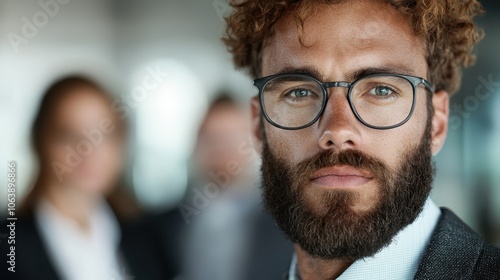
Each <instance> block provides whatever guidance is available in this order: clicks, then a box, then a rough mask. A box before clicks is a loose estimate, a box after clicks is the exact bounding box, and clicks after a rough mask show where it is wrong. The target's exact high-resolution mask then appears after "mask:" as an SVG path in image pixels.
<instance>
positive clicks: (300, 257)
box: [295, 245, 352, 280]
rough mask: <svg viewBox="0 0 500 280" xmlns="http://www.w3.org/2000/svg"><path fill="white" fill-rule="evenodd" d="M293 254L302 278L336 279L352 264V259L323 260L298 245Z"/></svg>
mask: <svg viewBox="0 0 500 280" xmlns="http://www.w3.org/2000/svg"><path fill="white" fill-rule="evenodd" d="M295 254H296V255H297V265H298V268H299V274H300V278H301V279H302V280H312V279H315V280H318V279H321V280H330V279H336V278H337V277H339V276H340V275H341V274H342V273H343V272H344V271H345V270H346V269H347V268H348V267H349V266H350V265H351V264H352V261H346V260H340V259H333V260H324V259H319V258H316V257H313V256H311V255H309V254H308V253H307V252H305V251H304V250H302V249H301V248H300V247H299V246H298V245H295Z"/></svg>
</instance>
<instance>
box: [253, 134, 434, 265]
mask: <svg viewBox="0 0 500 280" xmlns="http://www.w3.org/2000/svg"><path fill="white" fill-rule="evenodd" d="M430 137H431V131H430V125H428V128H427V129H426V132H425V133H424V136H423V138H422V140H421V141H420V144H419V145H418V146H417V147H414V148H412V149H410V150H408V151H407V152H406V153H405V154H404V155H403V156H402V157H401V158H400V162H401V165H400V167H399V168H398V170H390V169H389V168H388V167H387V166H386V165H385V164H384V163H383V162H381V161H379V160H377V159H375V158H373V157H370V156H368V155H366V154H364V153H362V152H359V151H356V150H343V151H341V152H338V153H335V152H332V151H325V152H322V153H320V154H318V155H316V156H314V157H312V158H310V159H308V160H305V161H303V162H301V163H299V164H298V165H296V166H291V165H290V164H288V163H286V162H285V161H284V160H282V159H280V158H278V157H276V156H275V155H274V154H273V153H272V151H271V149H270V147H269V145H268V143H267V139H265V136H264V143H263V153H262V154H263V158H262V167H261V175H262V189H263V201H264V205H265V206H266V208H267V210H268V211H269V212H270V213H271V214H272V215H273V216H274V218H275V220H276V222H277V224H278V226H279V227H280V228H281V229H282V231H283V232H284V233H285V234H286V235H287V236H288V238H289V239H290V241H291V242H293V243H294V244H297V245H299V246H300V247H301V248H302V250H304V251H306V252H307V253H308V254H310V255H311V256H313V257H316V258H320V259H325V260H331V259H343V260H350V261H353V260H357V259H362V258H365V257H370V256H373V255H374V254H375V253H377V252H378V251H380V250H381V249H382V248H383V247H385V246H387V245H389V244H390V243H391V241H392V238H393V237H394V236H395V235H396V234H397V233H398V232H399V231H400V230H401V229H403V228H404V227H406V226H407V225H409V224H411V223H412V222H413V221H414V220H415V219H416V218H417V216H418V215H419V213H420V212H421V211H422V209H423V206H424V204H425V201H426V200H427V198H428V196H429V193H430V191H431V189H432V182H433V177H434V173H435V172H434V171H435V169H434V163H433V161H432V152H431V144H430ZM334 165H350V166H353V167H356V168H360V169H364V170H367V171H369V172H371V174H372V175H373V176H374V180H376V183H377V186H376V187H377V189H378V190H377V198H378V199H377V200H376V201H373V204H372V205H371V206H370V207H369V209H368V210H366V211H355V210H354V209H353V206H355V205H356V203H357V202H358V203H359V195H360V193H357V192H356V191H350V190H339V189H337V190H325V191H324V195H323V196H322V197H321V199H320V201H319V203H316V204H315V205H311V202H310V201H309V200H308V199H307V193H306V192H307V191H308V188H311V183H310V181H309V180H310V177H311V175H312V174H313V173H314V172H315V171H317V170H318V169H320V168H325V167H329V166H334ZM318 209H320V210H318Z"/></svg>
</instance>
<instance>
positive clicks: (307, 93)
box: [288, 88, 312, 98]
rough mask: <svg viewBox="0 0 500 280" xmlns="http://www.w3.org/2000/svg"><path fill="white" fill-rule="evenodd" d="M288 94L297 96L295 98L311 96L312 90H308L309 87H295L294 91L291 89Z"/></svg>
mask: <svg viewBox="0 0 500 280" xmlns="http://www.w3.org/2000/svg"><path fill="white" fill-rule="evenodd" d="M288 95H290V96H291V97H295V98H301V97H307V96H311V95H312V92H311V91H309V90H307V89H300V88H299V89H294V90H292V91H290V92H289V93H288Z"/></svg>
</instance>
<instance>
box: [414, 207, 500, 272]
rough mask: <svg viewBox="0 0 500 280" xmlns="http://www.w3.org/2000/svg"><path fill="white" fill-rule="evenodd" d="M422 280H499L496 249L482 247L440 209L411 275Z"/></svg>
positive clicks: (499, 257) (499, 256)
mask: <svg viewBox="0 0 500 280" xmlns="http://www.w3.org/2000/svg"><path fill="white" fill-rule="evenodd" d="M424 279H450V280H459V279H485V280H486V279H488V280H495V279H500V249H498V248H495V247H492V246H489V245H487V244H485V243H484V241H483V239H482V238H481V237H480V236H479V235H478V234H477V233H476V232H474V231H473V230H472V229H471V228H469V227H468V226H467V225H466V224H465V223H464V222H462V221H461V220H460V218H458V217H457V216H456V215H455V214H453V212H451V211H450V210H448V209H446V208H441V217H440V219H439V223H438V225H437V227H436V229H435V230H434V233H433V234H432V237H431V241H430V243H429V245H428V247H427V249H426V250H425V253H424V256H423V257H422V260H421V262H420V265H419V268H418V270H417V274H416V275H415V280H424Z"/></svg>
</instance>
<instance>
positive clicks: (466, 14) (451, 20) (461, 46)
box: [222, 0, 484, 94]
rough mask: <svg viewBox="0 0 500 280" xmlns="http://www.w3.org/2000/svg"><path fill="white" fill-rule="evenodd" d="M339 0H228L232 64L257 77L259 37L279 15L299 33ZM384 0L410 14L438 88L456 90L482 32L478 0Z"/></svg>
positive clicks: (227, 39) (227, 38)
mask: <svg viewBox="0 0 500 280" xmlns="http://www.w3.org/2000/svg"><path fill="white" fill-rule="evenodd" d="M341 1H345V0H307V1H300V0H276V1H268V0H230V5H231V6H232V8H233V12H232V13H231V14H230V15H229V16H228V17H227V18H226V23H227V29H226V35H225V37H224V38H223V39H222V40H223V42H224V43H225V44H226V46H227V48H228V50H229V51H230V52H231V53H232V55H233V60H234V64H235V65H236V67H237V68H246V69H248V70H249V71H250V74H251V75H252V76H253V77H254V78H257V77H259V75H260V73H261V65H262V49H263V43H264V41H265V40H266V38H268V37H270V36H271V35H272V32H273V25H274V24H275V23H276V22H277V21H278V20H279V19H280V18H281V17H282V16H284V15H285V14H287V13H290V14H291V15H292V16H293V18H294V19H295V21H296V23H297V26H298V29H299V37H300V36H301V33H300V32H301V29H302V28H303V24H304V21H305V19H306V18H307V16H308V15H309V14H311V13H312V12H313V11H314V9H315V8H316V7H317V6H319V5H321V4H332V3H338V2H341ZM385 1H386V2H388V3H390V4H391V5H392V6H393V7H394V8H396V10H397V11H399V12H401V13H403V14H405V15H407V16H408V17H409V18H410V20H411V21H410V22H411V24H412V28H413V30H414V32H415V33H416V35H417V36H419V37H420V38H422V40H423V41H424V42H425V45H426V49H427V50H426V60H427V65H428V67H429V79H430V81H431V82H432V83H433V85H434V86H435V88H436V90H446V91H447V92H448V93H449V94H454V93H456V92H457V91H458V89H459V88H460V84H461V76H462V69H463V68H465V67H468V66H471V65H472V64H474V62H475V59H476V57H475V55H474V54H473V49H474V46H475V45H476V44H477V43H478V42H479V41H480V40H481V39H482V38H483V35H484V34H483V31H482V29H479V28H478V27H477V26H476V24H475V23H474V17H476V16H478V15H481V14H482V13H483V12H484V10H483V7H482V5H481V4H480V3H479V2H478V1H477V0H385ZM299 40H300V41H301V42H302V40H301V38H299Z"/></svg>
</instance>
